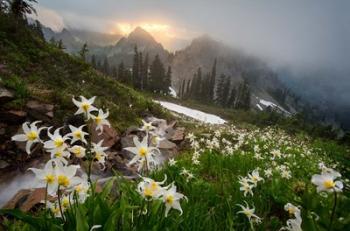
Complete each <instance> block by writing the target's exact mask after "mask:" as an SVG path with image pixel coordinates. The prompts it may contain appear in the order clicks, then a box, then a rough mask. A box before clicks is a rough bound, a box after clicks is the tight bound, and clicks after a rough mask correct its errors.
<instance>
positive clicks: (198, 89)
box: [194, 67, 202, 101]
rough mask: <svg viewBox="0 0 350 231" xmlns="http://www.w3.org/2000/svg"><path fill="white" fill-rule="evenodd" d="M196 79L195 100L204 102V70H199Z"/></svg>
mask: <svg viewBox="0 0 350 231" xmlns="http://www.w3.org/2000/svg"><path fill="white" fill-rule="evenodd" d="M196 77H197V78H196V85H195V86H194V87H195V88H194V98H195V99H196V100H199V101H202V100H201V99H202V69H201V68H200V67H199V68H198V69H197V75H196Z"/></svg>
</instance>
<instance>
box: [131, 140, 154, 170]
mask: <svg viewBox="0 0 350 231" xmlns="http://www.w3.org/2000/svg"><path fill="white" fill-rule="evenodd" d="M134 144H135V147H127V148H124V149H125V150H127V151H129V152H131V153H134V154H135V156H134V158H132V159H131V161H130V162H129V163H128V165H129V166H130V165H132V164H134V163H136V162H141V164H142V166H143V163H144V162H146V165H147V168H148V169H151V168H150V167H151V166H152V165H157V162H156V161H155V159H154V155H155V152H158V153H160V151H159V149H158V148H156V147H148V136H145V137H144V138H143V140H142V142H141V143H140V141H139V140H138V138H137V136H134ZM142 166H141V168H142Z"/></svg>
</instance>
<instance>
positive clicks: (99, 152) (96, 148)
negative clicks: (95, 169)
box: [92, 140, 108, 165]
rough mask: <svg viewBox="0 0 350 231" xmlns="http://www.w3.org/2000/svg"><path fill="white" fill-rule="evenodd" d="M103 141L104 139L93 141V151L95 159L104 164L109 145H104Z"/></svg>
mask: <svg viewBox="0 0 350 231" xmlns="http://www.w3.org/2000/svg"><path fill="white" fill-rule="evenodd" d="M102 143H103V140H100V142H98V143H97V144H95V143H92V152H93V153H95V160H97V162H99V163H100V164H102V165H104V164H105V161H106V157H107V154H106V153H105V151H106V150H107V149H108V147H102Z"/></svg>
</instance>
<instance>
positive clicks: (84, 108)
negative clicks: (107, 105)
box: [72, 96, 97, 119]
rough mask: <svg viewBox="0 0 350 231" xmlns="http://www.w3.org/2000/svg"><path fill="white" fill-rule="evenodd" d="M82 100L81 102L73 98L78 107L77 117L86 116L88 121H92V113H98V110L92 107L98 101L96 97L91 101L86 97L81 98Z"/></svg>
mask: <svg viewBox="0 0 350 231" xmlns="http://www.w3.org/2000/svg"><path fill="white" fill-rule="evenodd" d="M80 99H81V101H80V102H79V101H77V100H76V99H74V98H72V101H73V103H74V104H75V106H77V107H78V110H77V111H76V112H75V115H78V114H84V115H85V117H86V118H87V119H90V116H91V112H93V111H97V108H96V107H94V106H93V105H92V104H93V103H94V101H95V99H96V96H94V97H92V98H90V99H86V98H85V97H84V96H80Z"/></svg>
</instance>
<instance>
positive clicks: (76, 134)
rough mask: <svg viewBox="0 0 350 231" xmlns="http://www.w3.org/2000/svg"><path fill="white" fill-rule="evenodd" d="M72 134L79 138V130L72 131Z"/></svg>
mask: <svg viewBox="0 0 350 231" xmlns="http://www.w3.org/2000/svg"><path fill="white" fill-rule="evenodd" d="M73 135H74V136H75V137H76V138H77V139H81V135H82V134H81V131H79V130H77V131H75V132H74V133H73Z"/></svg>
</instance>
